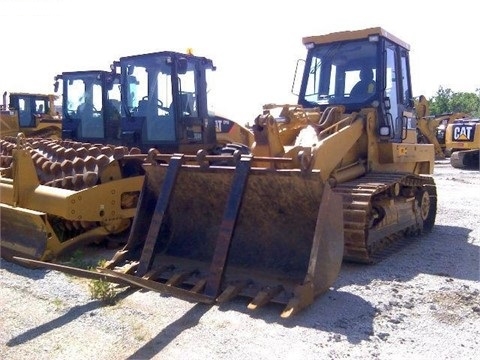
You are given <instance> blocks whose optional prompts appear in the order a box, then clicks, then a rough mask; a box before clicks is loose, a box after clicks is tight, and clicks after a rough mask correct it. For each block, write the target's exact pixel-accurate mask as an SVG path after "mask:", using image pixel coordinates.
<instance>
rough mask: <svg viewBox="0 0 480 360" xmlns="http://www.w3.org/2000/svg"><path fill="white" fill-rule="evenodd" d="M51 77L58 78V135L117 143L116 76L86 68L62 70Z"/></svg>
mask: <svg viewBox="0 0 480 360" xmlns="http://www.w3.org/2000/svg"><path fill="white" fill-rule="evenodd" d="M55 80H56V81H57V83H56V84H58V82H59V81H60V80H62V94H63V102H62V111H63V117H62V138H63V139H70V140H75V141H85V142H101V143H112V144H119V142H120V132H119V128H120V113H119V110H120V109H119V106H118V104H120V88H119V81H120V80H119V77H118V76H116V75H115V74H114V73H112V72H108V71H103V70H89V71H72V72H64V73H62V74H61V75H57V76H56V77H55ZM55 87H56V88H58V85H56V86H55Z"/></svg>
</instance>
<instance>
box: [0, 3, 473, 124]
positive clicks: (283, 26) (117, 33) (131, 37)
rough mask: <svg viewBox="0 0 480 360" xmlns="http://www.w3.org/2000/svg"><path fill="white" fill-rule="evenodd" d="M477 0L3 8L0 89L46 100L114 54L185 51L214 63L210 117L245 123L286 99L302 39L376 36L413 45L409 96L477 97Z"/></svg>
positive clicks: (0, 5)
mask: <svg viewBox="0 0 480 360" xmlns="http://www.w3.org/2000/svg"><path fill="white" fill-rule="evenodd" d="M474 7H475V10H476V5H475V2H474V1H471V0H456V1H444V0H440V1H437V2H428V1H418V0H403V1H388V0H383V1H381V0H363V1H358V0H336V1H322V0H315V1H313V0H295V1H290V0H282V1H281V0H276V1H275V0H242V1H234V0H230V1H221V0H181V1H171V0H168V1H165V0H132V1H124V0H0V29H1V34H2V39H1V41H2V54H1V56H0V90H1V91H2V93H3V92H4V91H8V92H34V93H52V92H53V82H54V80H53V78H54V76H55V75H57V74H60V73H62V72H65V71H77V70H102V69H105V70H108V69H109V66H110V64H111V63H112V61H113V60H117V59H118V58H120V57H122V56H129V55H136V54H142V53H149V52H157V51H166V50H172V51H179V52H185V51H186V50H187V49H188V48H191V49H193V52H194V54H195V55H198V56H204V57H207V58H210V59H212V60H213V62H214V64H215V65H216V66H217V71H216V74H215V84H214V89H215V94H216V96H215V98H214V101H215V110H216V112H217V113H218V114H221V115H223V116H227V117H229V118H231V119H233V120H236V121H238V122H241V123H246V122H250V123H252V122H253V120H254V119H255V117H256V116H257V115H258V114H260V113H261V112H262V105H263V104H267V103H278V104H284V103H291V104H294V103H295V102H296V98H295V96H293V95H292V94H291V87H292V82H293V76H294V72H295V67H296V63H297V60H298V59H304V58H305V55H306V49H305V47H304V46H303V44H302V38H303V37H305V36H312V35H321V34H326V33H330V32H334V31H343V30H356V29H363V28H369V27H377V26H379V27H382V28H384V29H385V30H387V31H389V32H390V33H392V34H393V35H395V36H397V37H398V38H400V39H401V40H403V41H405V42H407V43H408V44H410V49H411V50H410V67H411V69H412V74H411V76H412V88H413V92H414V95H415V96H419V95H425V96H426V97H427V98H429V97H432V96H434V95H435V94H436V92H437V91H438V89H439V87H440V86H441V87H443V88H449V89H451V90H452V91H454V92H476V89H478V88H480V66H479V65H478V64H479V59H480V56H479V52H480V50H479V49H480V45H479V44H480V43H479V38H480V27H479V26H478V19H479V18H478V12H477V11H475V10H474Z"/></svg>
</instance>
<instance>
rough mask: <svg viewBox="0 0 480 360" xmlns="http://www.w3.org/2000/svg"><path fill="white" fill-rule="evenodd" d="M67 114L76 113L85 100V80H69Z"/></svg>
mask: <svg viewBox="0 0 480 360" xmlns="http://www.w3.org/2000/svg"><path fill="white" fill-rule="evenodd" d="M67 81H68V82H67V112H68V113H69V114H70V113H76V111H77V109H78V107H79V106H80V104H82V103H83V102H84V98H85V83H84V82H83V80H67Z"/></svg>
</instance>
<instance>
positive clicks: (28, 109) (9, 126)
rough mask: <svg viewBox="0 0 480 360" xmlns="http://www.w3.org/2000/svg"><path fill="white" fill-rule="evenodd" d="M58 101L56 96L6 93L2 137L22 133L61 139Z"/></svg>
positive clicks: (0, 110) (1, 107)
mask: <svg viewBox="0 0 480 360" xmlns="http://www.w3.org/2000/svg"><path fill="white" fill-rule="evenodd" d="M7 97H8V98H9V101H7ZM57 99H58V97H57V96H56V95H54V94H34V93H21V92H12V93H8V92H6V91H5V92H4V93H3V104H2V105H0V134H1V135H0V136H1V137H5V136H16V135H17V134H18V133H19V132H22V133H24V134H25V135H27V136H33V137H50V138H56V139H60V138H61V128H62V118H61V116H60V114H59V113H58V112H57V110H56V107H55V101H56V100H57Z"/></svg>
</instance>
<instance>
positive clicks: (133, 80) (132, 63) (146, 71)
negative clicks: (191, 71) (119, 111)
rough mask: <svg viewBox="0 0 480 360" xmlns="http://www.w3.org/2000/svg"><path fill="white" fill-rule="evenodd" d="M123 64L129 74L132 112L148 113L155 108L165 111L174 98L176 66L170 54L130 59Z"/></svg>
mask: <svg viewBox="0 0 480 360" xmlns="http://www.w3.org/2000/svg"><path fill="white" fill-rule="evenodd" d="M121 66H122V73H123V74H124V75H123V76H124V77H126V81H125V84H126V87H125V95H126V99H127V110H128V112H129V113H134V115H137V116H146V115H147V114H146V113H145V112H146V111H147V109H151V110H152V111H153V110H154V111H155V112H156V115H157V116H160V115H165V113H166V112H167V111H168V107H169V106H170V104H171V102H172V80H171V70H172V69H171V64H169V62H168V56H161V55H158V56H155V57H147V56H145V57H142V58H136V59H135V58H133V59H128V60H125V61H124V62H123V63H122V65H121ZM152 115H153V114H152Z"/></svg>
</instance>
